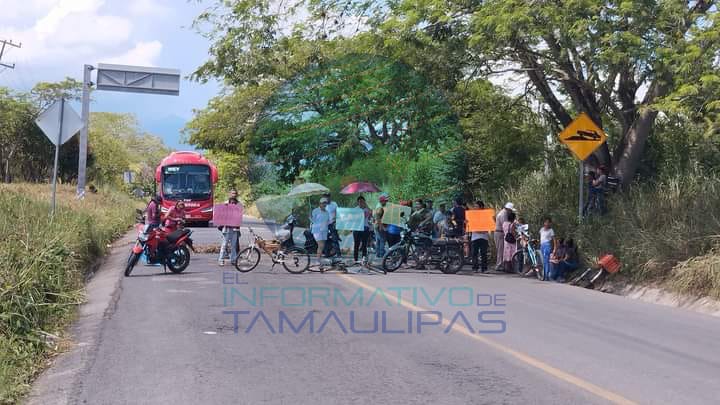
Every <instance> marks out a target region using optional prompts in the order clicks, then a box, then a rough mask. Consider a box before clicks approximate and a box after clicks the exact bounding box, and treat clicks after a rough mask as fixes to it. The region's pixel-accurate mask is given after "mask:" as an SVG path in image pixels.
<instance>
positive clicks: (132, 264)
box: [125, 252, 140, 277]
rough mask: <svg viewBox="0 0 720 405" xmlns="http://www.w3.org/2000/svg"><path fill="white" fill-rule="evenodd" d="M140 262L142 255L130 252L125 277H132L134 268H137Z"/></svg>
mask: <svg viewBox="0 0 720 405" xmlns="http://www.w3.org/2000/svg"><path fill="white" fill-rule="evenodd" d="M138 260H140V254H139V253H135V252H130V257H128V261H127V266H125V277H130V273H132V271H133V268H135V265H136V264H137V262H138Z"/></svg>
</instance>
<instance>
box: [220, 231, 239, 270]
mask: <svg viewBox="0 0 720 405" xmlns="http://www.w3.org/2000/svg"><path fill="white" fill-rule="evenodd" d="M239 238H240V231H237V230H234V229H227V230H226V231H225V232H223V241H222V244H221V246H220V258H219V259H218V260H223V259H224V258H225V255H226V254H227V246H228V245H230V262H231V263H235V260H237V257H238V247H239V246H238V240H239Z"/></svg>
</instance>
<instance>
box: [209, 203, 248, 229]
mask: <svg viewBox="0 0 720 405" xmlns="http://www.w3.org/2000/svg"><path fill="white" fill-rule="evenodd" d="M242 218H243V207H242V205H240V204H216V205H215V206H214V207H213V225H215V226H232V227H236V228H239V227H240V226H242Z"/></svg>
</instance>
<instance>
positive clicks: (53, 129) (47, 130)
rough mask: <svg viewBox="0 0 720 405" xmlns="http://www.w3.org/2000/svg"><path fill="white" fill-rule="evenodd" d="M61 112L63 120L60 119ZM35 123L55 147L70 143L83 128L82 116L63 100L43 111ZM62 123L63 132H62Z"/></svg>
mask: <svg viewBox="0 0 720 405" xmlns="http://www.w3.org/2000/svg"><path fill="white" fill-rule="evenodd" d="M61 111H62V118H61V117H60V114H61ZM35 123H36V124H37V126H38V127H40V129H41V130H42V131H43V133H44V134H45V136H47V137H48V139H49V140H50V142H52V144H53V145H55V146H59V145H62V144H64V143H65V142H67V141H69V140H70V138H72V137H73V136H74V135H75V134H76V133H78V131H80V129H81V128H82V126H83V123H82V120H81V119H80V116H79V115H78V114H77V113H76V112H75V110H73V109H72V107H71V106H70V105H69V104H67V103H66V102H64V101H62V100H58V101H56V102H54V103H53V104H52V105H51V106H50V107H49V108H48V109H47V110H45V111H43V112H42V113H41V114H40V115H39V116H38V117H37V119H36V120H35ZM61 123H62V132H61V131H60V125H61ZM58 135H59V139H58Z"/></svg>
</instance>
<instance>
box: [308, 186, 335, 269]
mask: <svg viewBox="0 0 720 405" xmlns="http://www.w3.org/2000/svg"><path fill="white" fill-rule="evenodd" d="M327 206H328V199H327V198H326V197H322V198H321V199H320V204H319V205H318V207H317V208H315V209H314V210H312V213H311V214H310V223H311V226H310V231H311V232H312V234H313V238H315V241H316V242H317V245H318V248H317V257H318V259H320V258H321V257H322V255H323V251H324V250H325V241H327V239H328V226H329V225H330V213H329V212H328V210H327Z"/></svg>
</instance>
